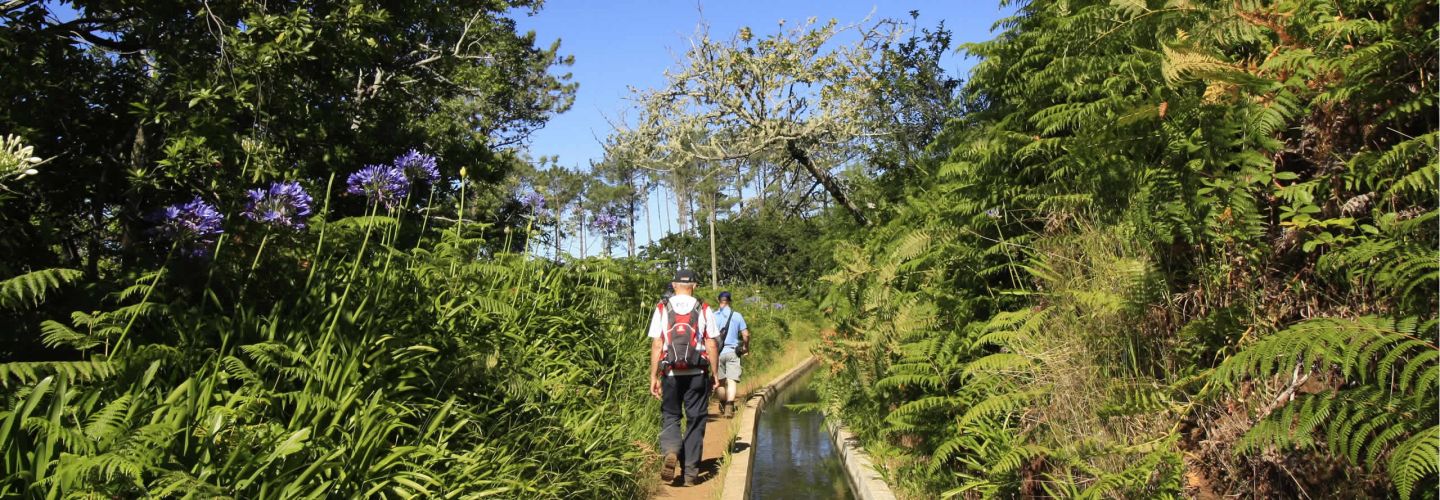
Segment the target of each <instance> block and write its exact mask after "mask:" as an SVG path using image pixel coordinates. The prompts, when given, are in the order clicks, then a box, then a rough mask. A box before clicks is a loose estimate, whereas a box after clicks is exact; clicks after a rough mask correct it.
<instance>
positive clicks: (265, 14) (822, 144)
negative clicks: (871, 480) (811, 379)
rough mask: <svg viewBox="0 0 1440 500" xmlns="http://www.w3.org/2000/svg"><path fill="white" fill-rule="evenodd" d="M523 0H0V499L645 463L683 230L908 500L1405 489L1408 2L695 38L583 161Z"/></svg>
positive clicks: (1420, 9) (1431, 141)
mask: <svg viewBox="0 0 1440 500" xmlns="http://www.w3.org/2000/svg"><path fill="white" fill-rule="evenodd" d="M537 4H538V2H529V1H490V2H480V3H478V4H477V3H462V2H447V1H434V2H422V3H413V4H403V5H402V4H395V5H385V6H380V5H378V4H373V3H369V2H359V1H355V2H341V3H325V2H319V3H317V2H310V1H291V2H284V1H280V2H274V1H272V2H259V3H256V2H240V3H233V2H232V3H223V2H222V3H216V4H215V5H214V6H213V7H212V6H211V5H210V3H207V2H199V3H195V2H177V1H166V0H147V1H139V2H136V1H130V0H127V1H98V0H97V1H71V2H38V1H29V0H16V1H8V2H6V1H0V63H3V64H0V98H3V99H4V101H3V102H4V103H5V104H4V106H3V107H0V134H3V144H0V146H3V149H0V234H4V237H3V238H0V250H3V251H0V323H5V324H6V325H11V328H10V329H9V331H10V332H11V333H10V335H9V336H8V337H6V338H5V339H4V343H3V344H0V398H3V399H4V401H5V403H4V406H3V408H0V460H3V463H4V466H5V467H4V469H3V475H0V496H6V497H9V496H19V497H60V496H76V497H100V496H104V497H127V498H128V497H142V496H144V497H190V496H201V497H209V496H228V497H238V498H272V497H285V498H290V497H308V498H319V497H371V496H383V497H413V496H426V497H432V496H433V497H479V496H501V497H513V498H560V497H564V498H571V497H605V498H611V497H627V496H629V497H633V496H641V495H645V494H647V493H648V492H649V490H650V488H651V487H652V486H653V483H654V480H655V479H654V478H655V476H656V474H655V470H656V469H657V468H658V464H657V461H656V458H657V456H656V453H655V450H654V444H653V440H654V438H655V435H656V432H657V428H656V427H657V423H658V421H657V419H656V418H655V416H656V413H657V412H656V403H655V402H654V400H653V399H651V398H650V397H649V395H648V394H647V392H646V387H645V383H646V376H645V366H644V365H645V359H646V356H647V355H648V349H647V345H648V341H647V340H646V339H645V337H644V336H643V335H641V334H640V332H641V331H642V329H643V327H644V321H645V320H646V318H647V317H648V316H647V311H648V310H649V308H650V307H652V306H653V304H654V302H655V300H657V299H658V298H659V295H660V293H661V291H662V288H661V285H662V284H663V276H662V275H663V273H666V272H669V271H671V270H673V268H674V267H677V266H686V267H690V268H692V269H695V270H697V271H700V272H701V273H702V274H703V275H706V276H707V277H708V276H709V274H711V273H710V266H709V265H707V264H710V263H712V262H713V263H714V266H715V273H716V274H718V277H719V280H718V281H719V283H720V287H722V288H727V289H731V290H733V291H734V292H735V293H736V295H735V297H736V302H737V304H736V306H737V308H738V309H739V310H740V311H741V312H743V313H745V314H746V317H747V320H748V322H749V325H750V329H751V330H752V332H753V333H754V335H755V337H754V338H755V341H754V343H753V347H754V348H755V355H754V356H752V357H751V358H750V359H749V361H748V364H747V367H746V369H747V370H748V371H750V372H751V373H755V372H756V370H763V369H764V368H765V367H766V365H767V364H769V363H772V362H773V361H774V360H776V359H779V358H780V357H781V354H783V353H784V351H785V349H786V348H787V347H789V346H792V345H794V343H795V342H796V341H801V342H803V341H805V340H806V339H805V338H804V337H803V336H804V335H807V334H809V333H811V332H813V331H815V330H818V328H817V327H818V326H819V325H818V322H817V321H816V320H815V319H814V318H813V317H812V315H813V314H815V313H816V312H823V313H825V314H827V315H828V316H829V318H828V321H833V322H834V324H835V326H836V328H835V329H834V330H833V331H829V330H827V332H826V333H825V334H824V337H823V339H822V341H821V343H820V344H819V346H818V347H817V351H818V353H819V354H820V355H821V356H822V358H823V359H824V361H825V366H826V367H827V368H828V370H827V371H828V375H827V376H826V377H825V381H824V393H825V396H826V398H827V403H826V405H825V406H826V407H827V408H826V409H827V411H829V412H831V413H833V414H834V415H837V416H839V417H842V418H843V419H845V420H846V421H847V423H849V424H850V425H851V426H852V427H853V428H854V429H855V430H856V431H857V433H858V434H859V435H860V436H861V437H862V438H863V440H864V441H865V442H866V446H867V447H868V448H869V449H870V451H872V452H873V453H875V454H876V455H878V457H879V458H880V463H881V465H882V467H883V468H884V469H885V472H886V474H887V476H888V477H889V478H890V479H891V480H892V482H893V483H895V484H897V485H898V486H900V488H901V489H902V491H904V492H906V493H908V494H910V495H913V496H917V497H933V496H937V495H943V496H960V497H965V498H982V497H984V498H991V497H999V498H1009V497H1017V496H1056V497H1090V498H1093V497H1112V498H1167V497H1178V496H1201V497H1212V496H1220V495H1237V496H1249V497H1298V496H1312V497H1357V496H1370V497H1378V496H1398V497H1403V498H1413V497H1424V498H1435V495H1436V491H1437V484H1440V481H1437V475H1440V463H1437V460H1440V425H1437V421H1440V410H1437V408H1440V396H1437V389H1440V348H1437V344H1440V336H1437V327H1440V322H1437V312H1436V311H1437V307H1440V303H1437V292H1436V290H1437V287H1440V250H1437V248H1436V241H1437V238H1440V231H1437V229H1436V228H1437V223H1440V212H1437V196H1440V188H1437V183H1440V175H1437V154H1436V148H1437V137H1440V136H1437V121H1440V120H1437V118H1436V115H1435V113H1434V111H1435V108H1436V104H1437V102H1436V99H1437V90H1440V88H1437V85H1436V81H1435V75H1436V73H1435V71H1436V67H1437V64H1440V56H1437V52H1436V50H1435V47H1434V40H1435V39H1436V37H1437V35H1440V31H1437V29H1436V4H1435V2H1434V1H1433V0H1396V1H1381V0H1241V1H1234V2H1232V1H1222V0H1029V1H1023V2H1015V3H1014V4H1013V5H1010V6H1011V7H1013V8H1014V10H1015V13H1014V16H1013V17H1010V18H1008V19H1006V20H1004V21H1002V22H1001V23H1000V24H999V25H998V26H997V27H998V28H999V29H1000V30H1001V32H1000V33H999V34H998V36H997V37H996V38H995V39H994V40H992V41H989V42H984V43H978V44H971V45H966V46H964V47H963V48H962V50H964V51H965V52H967V53H968V54H970V55H973V56H976V57H977V58H978V61H979V62H978V65H977V66H976V67H975V69H974V70H973V72H972V73H971V75H970V80H969V81H968V82H965V84H964V85H961V83H960V81H959V80H958V79H956V78H955V77H954V76H953V75H947V74H946V73H945V71H944V70H943V68H942V66H941V56H942V55H943V54H944V53H946V51H948V50H950V43H951V40H950V36H951V35H950V33H949V31H947V30H946V29H945V28H944V25H943V24H941V25H940V26H939V27H937V28H935V29H920V30H918V31H914V32H912V34H911V35H910V36H909V37H908V38H904V37H902V36H900V35H899V33H900V31H899V29H900V28H911V27H913V26H910V25H908V24H907V23H906V22H901V21H894V20H879V21H877V22H874V23H866V24H861V25H854V26H843V27H842V26H840V25H838V24H837V23H835V22H829V23H817V22H807V23H804V24H803V25H801V26H798V27H793V28H789V29H781V30H780V31H779V32H778V33H775V34H770V35H766V34H759V35H758V36H757V35H756V34H755V33H753V32H751V30H750V29H749V28H745V29H742V30H741V31H740V32H739V33H737V34H736V35H735V36H734V37H733V38H731V39H728V40H726V39H717V38H711V37H710V36H709V33H708V31H704V30H701V31H700V32H698V33H697V37H698V38H699V40H698V43H697V44H696V45H695V47H694V49H693V50H692V51H691V52H690V53H689V54H687V57H688V58H689V59H688V60H687V61H685V63H686V64H685V65H684V66H683V68H684V70H683V71H682V72H681V73H677V74H675V75H672V78H671V81H670V84H671V85H672V86H674V85H678V86H680V87H682V88H686V89H690V88H691V87H690V86H698V87H694V89H692V91H693V92H692V93H693V94H694V95H691V94H687V93H685V92H681V93H673V92H668V93H667V92H665V91H663V90H662V91H656V92H652V93H648V94H645V95H647V96H649V97H650V98H652V99H651V100H649V101H646V102H648V104H647V106H649V108H647V111H646V112H648V113H650V114H651V118H654V120H651V121H648V122H646V121H643V120H642V122H643V123H641V124H640V125H638V126H637V127H638V128H635V129H631V130H621V131H617V133H616V135H615V136H612V137H611V138H610V139H609V140H608V141H607V157H606V158H605V159H604V161H602V162H599V163H596V164H593V165H591V170H590V171H589V173H588V174H587V173H586V172H584V171H581V170H569V169H563V168H559V167H558V166H556V165H553V163H555V160H553V159H551V160H548V161H549V163H551V165H550V166H549V168H544V167H545V164H546V163H547V160H546V159H543V158H542V159H540V160H538V161H537V163H538V164H539V165H531V164H528V163H527V161H526V160H525V159H524V158H522V157H521V156H520V155H518V154H516V153H515V152H514V150H513V149H511V148H509V146H513V145H515V144H519V143H522V142H523V141H524V139H525V137H526V136H527V134H528V133H529V132H531V131H533V130H534V129H535V128H537V127H539V126H541V125H542V124H543V122H544V120H545V119H546V118H547V117H548V116H549V115H550V114H551V113H554V112H558V111H563V110H564V109H566V108H567V107H568V106H569V102H570V100H571V97H572V96H573V92H574V88H575V87H574V85H573V84H570V83H567V81H568V77H567V76H563V75H555V74H552V73H551V71H552V69H553V68H554V67H555V66H557V65H562V66H563V65H564V64H565V63H566V62H567V61H568V60H567V59H566V58H564V57H561V56H560V55H559V54H558V52H557V48H558V47H557V46H551V47H550V48H549V49H541V48H539V47H537V46H536V45H535V38H534V36H533V35H530V34H520V33H518V32H516V31H515V24H514V21H513V20H512V19H510V18H509V17H508V16H509V15H511V11H512V9H526V8H528V9H535V8H537V7H538V5H537ZM1008 4H1009V3H1008V2H1007V5H1008ZM60 7H65V9H60ZM72 11H73V12H72ZM72 15H73V16H72ZM914 19H918V14H917V15H915V16H914ZM845 36H851V37H853V39H844V37H845ZM836 37H840V38H836ZM706 58H718V59H714V61H710V62H708V63H707V62H706V61H709V60H708V59H706ZM715 61H720V63H723V64H720V63H716V62H715ZM715 68H719V69H723V70H724V71H719V70H716V71H711V70H713V69H715ZM78 74H85V75H93V77H91V78H76V77H75V75H78ZM797 86H798V88H799V90H798V91H797V90H795V89H796V88H797ZM737 89H738V90H737ZM797 92H798V93H797ZM682 94H684V95H687V96H689V97H687V99H688V98H695V99H699V101H697V103H692V104H695V105H694V106H691V105H688V104H685V103H683V102H676V101H675V99H676V98H678V97H679V96H681V95H682ZM740 95H756V96H769V97H763V98H757V99H752V100H746V99H736V98H734V96H740ZM811 99H814V100H815V102H813V103H812V102H811ZM770 100H774V101H775V103H778V105H777V106H771V105H769V104H764V103H768V102H770ZM812 105H813V107H812ZM705 110H709V111H705ZM817 110H818V111H817ZM705 113H712V115H706V114H705ZM717 120H718V121H717ZM747 120H748V121H747ZM666 123H668V124H672V125H673V124H680V125H683V127H680V128H676V127H670V126H662V125H663V124H666ZM737 138H740V139H744V140H737ZM411 148H414V149H415V150H417V151H411V152H409V153H406V150H410V149H411ZM427 154H434V155H436V156H438V157H439V158H438V160H439V161H438V162H437V161H436V160H437V159H436V158H435V157H433V156H428V155H427ZM397 155H399V156H400V157H399V158H396V157H397ZM391 158H396V160H394V161H393V163H392V164H390V165H386V164H384V162H387V161H391V160H390V159H391ZM405 158H409V160H404V161H402V159H405ZM412 160H413V161H412ZM427 161H428V162H429V163H428V164H427V163H426V162H427ZM407 162H409V163H407ZM367 164H370V165H371V166H367V167H365V168H364V169H363V170H362V166H365V165H367ZM426 168H429V169H433V172H431V171H427V170H426ZM281 181H286V182H281ZM288 181H294V182H293V183H292V182H288ZM656 186H664V187H665V188H668V189H669V190H670V191H671V192H673V194H674V206H673V207H668V206H663V205H665V204H668V202H664V203H662V204H661V205H662V206H661V207H658V208H657V209H658V210H661V213H660V216H661V217H658V218H664V219H670V218H671V213H670V212H669V210H671V209H672V208H673V210H674V213H673V215H674V220H675V221H676V222H678V223H679V231H678V232H676V233H673V234H670V235H668V236H665V237H663V238H658V237H657V240H658V241H657V243H656V244H653V245H650V246H648V247H646V248H638V247H637V245H636V243H635V242H636V239H637V237H636V234H637V230H638V227H637V226H638V225H639V224H638V223H637V221H638V220H641V219H642V218H643V219H644V220H645V221H648V220H650V219H651V217H650V215H651V214H650V210H651V209H650V205H651V204H650V203H648V202H647V201H646V199H645V196H646V195H647V194H648V193H650V190H651V189H652V188H654V187H656ZM306 192H309V193H314V194H315V196H314V198H315V199H314V200H310V199H309V195H307V194H305V193H306ZM662 193H663V191H662ZM387 196H388V197H387ZM267 197H268V198H267ZM302 198H303V199H304V201H303V203H302V201H301V199H302ZM661 198H662V199H663V198H664V197H663V196H661ZM277 200H279V201H277ZM261 201H265V203H270V205H263V204H262V203H261ZM311 201H314V202H316V203H314V205H313V207H312V206H311V205H310V202H311ZM262 205H263V206H262ZM302 206H303V207H302ZM642 206H643V208H642ZM302 208H303V210H302ZM312 208H313V209H314V210H313V211H314V213H313V215H308V217H307V216H304V215H301V212H305V213H306V214H308V213H309V212H310V211H311V209H312ZM642 210H643V211H644V216H643V217H640V212H641V211H642ZM711 223H713V229H714V237H713V239H714V241H713V243H714V245H715V250H716V252H715V253H716V256H715V258H714V259H713V261H712V257H711V252H710V245H711V243H712V242H711V241H709V240H710V238H711V236H710V234H711V233H710V230H711V229H712V225H711ZM651 229H652V228H650V227H649V226H648V222H647V223H646V228H645V234H646V236H647V237H649V236H650V234H651ZM669 232H670V231H669V228H668V222H667V227H665V228H655V234H656V235H659V234H663V233H669ZM592 236H599V238H598V239H599V243H598V244H595V243H594V241H595V239H594V238H592ZM569 242H574V243H570V244H567V243H569ZM622 243H624V246H625V247H626V248H625V250H626V251H625V254H626V255H627V256H629V257H632V258H628V259H620V260H617V259H612V258H610V256H611V255H614V254H615V253H616V249H617V247H618V246H620V245H621V244H622ZM577 247H578V249H579V253H580V258H578V259H574V258H569V256H568V255H566V254H567V253H569V250H570V249H572V248H577ZM538 255H548V256H552V257H553V259H544V258H539V257H537V256H538ZM597 255H604V257H590V258H587V256H597ZM707 281H709V280H708V279H707ZM716 292H718V290H716V289H705V290H702V291H701V292H700V294H701V296H702V298H707V299H713V295H714V294H715V293H716ZM796 294H800V295H810V296H811V297H810V298H805V299H793V297H794V296H795V295H796ZM712 302H713V300H712Z"/></svg>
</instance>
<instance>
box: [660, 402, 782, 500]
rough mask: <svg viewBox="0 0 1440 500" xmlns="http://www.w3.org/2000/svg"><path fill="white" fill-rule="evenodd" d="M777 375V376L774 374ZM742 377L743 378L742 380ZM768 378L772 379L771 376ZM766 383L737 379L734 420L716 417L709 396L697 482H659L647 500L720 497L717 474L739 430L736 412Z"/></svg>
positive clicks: (717, 409) (716, 404) (715, 404)
mask: <svg viewBox="0 0 1440 500" xmlns="http://www.w3.org/2000/svg"><path fill="white" fill-rule="evenodd" d="M776 375H778V374H776ZM742 378H743V377H742ZM769 378H774V377H773V376H771V377H769ZM769 382H770V381H769V380H762V381H755V380H754V379H753V378H751V379H747V380H741V381H740V383H739V384H738V385H737V387H736V389H737V390H736V392H737V393H738V394H737V395H736V396H735V402H736V404H737V405H738V406H739V407H740V408H739V410H737V411H736V412H735V415H736V416H735V418H725V417H721V416H720V403H719V402H720V397H719V396H718V395H716V394H711V396H710V416H709V417H706V419H705V453H704V455H703V456H702V457H701V458H700V482H699V483H697V484H696V485H695V486H691V487H688V488H686V487H683V486H676V484H679V483H675V484H668V483H662V484H661V485H660V488H659V489H658V490H657V491H656V492H655V495H654V496H653V497H651V498H656V499H667V500H670V499H677V500H711V499H715V498H719V497H720V485H721V484H723V483H724V482H725V481H724V479H725V478H724V477H722V476H721V475H720V472H721V471H722V470H723V465H724V463H723V462H724V460H725V458H726V456H727V455H728V452H729V451H730V450H729V449H728V448H729V447H730V443H731V442H733V441H734V440H735V432H736V431H738V430H739V425H740V416H739V415H740V412H741V411H744V410H745V400H746V399H748V398H749V397H750V393H751V392H754V391H755V390H756V389H759V388H761V387H764V386H765V384H767V383H769Z"/></svg>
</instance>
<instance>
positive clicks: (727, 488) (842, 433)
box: [720, 357, 895, 500]
mask: <svg viewBox="0 0 1440 500" xmlns="http://www.w3.org/2000/svg"><path fill="white" fill-rule="evenodd" d="M818 364H819V361H818V360H817V359H815V358H813V357H812V358H808V359H806V360H805V361H804V362H802V363H800V364H799V365H797V366H796V367H794V368H791V369H790V370H789V371H786V372H785V373H784V374H782V375H780V376H779V377H778V378H776V379H775V380H774V381H772V382H770V384H768V385H766V386H765V387H762V388H760V390H758V391H755V392H754V393H751V394H750V397H749V399H746V400H745V410H744V411H743V412H742V414H741V415H740V429H739V431H737V432H736V433H735V440H734V441H733V444H732V445H731V446H730V452H731V453H730V467H729V469H728V471H727V472H726V473H725V478H724V482H722V483H721V484H720V498H721V500H746V499H748V498H750V473H751V472H753V470H754V468H755V462H754V455H755V449H754V448H755V433H756V429H757V427H758V426H759V424H760V412H761V411H764V409H765V406H766V405H768V404H769V403H770V401H771V400H773V399H774V398H775V396H776V395H778V394H780V391H781V390H782V389H785V388H786V387H789V386H790V384H792V383H794V382H795V381H796V380H799V379H800V377H801V376H802V375H804V374H805V373H806V372H809V371H810V370H812V369H814V368H815V367H816V366H817V365H818ZM825 426H826V428H827V430H828V431H829V432H828V433H827V434H829V435H830V438H831V439H832V440H834V442H835V450H836V452H838V453H839V454H840V460H841V462H842V463H843V464H844V465H845V473H846V475H847V476H849V478H850V487H851V489H853V490H854V491H855V496H856V497H857V498H860V499H861V500H894V499H895V494H894V493H892V492H891V491H890V486H888V485H886V484H885V481H883V480H881V479H880V474H879V473H878V472H876V471H875V468H874V466H872V465H871V463H870V457H869V456H867V455H866V454H865V450H862V449H860V444H859V441H857V440H856V439H855V437H854V436H852V435H850V432H849V431H846V430H845V427H844V426H843V425H839V424H837V423H836V421H835V420H833V419H826V420H825Z"/></svg>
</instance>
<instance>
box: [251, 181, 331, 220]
mask: <svg viewBox="0 0 1440 500" xmlns="http://www.w3.org/2000/svg"><path fill="white" fill-rule="evenodd" d="M245 195H246V196H247V197H248V198H249V199H248V200H247V201H246V203H245V211H243V212H240V215H242V216H244V217H245V218H246V219H250V220H252V221H255V222H258V223H261V224H264V225H267V226H272V227H280V228H285V229H304V228H305V221H306V220H307V219H309V218H310V203H311V202H312V201H314V200H312V199H311V198H310V194H309V193H306V192H305V188H303V187H301V186H300V183H299V182H293V181H292V182H276V183H274V184H271V185H270V189H258V188H257V189H251V190H249V191H246V193H245Z"/></svg>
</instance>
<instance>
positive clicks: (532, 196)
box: [520, 191, 545, 212]
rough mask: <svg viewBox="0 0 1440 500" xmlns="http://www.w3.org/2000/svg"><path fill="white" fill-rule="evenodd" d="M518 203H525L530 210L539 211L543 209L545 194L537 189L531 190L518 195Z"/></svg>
mask: <svg viewBox="0 0 1440 500" xmlns="http://www.w3.org/2000/svg"><path fill="white" fill-rule="evenodd" d="M520 204H521V205H525V206H526V207H527V208H529V209H530V210H533V211H535V212H540V211H541V210H544V209H545V196H544V195H542V194H540V193H539V192H538V191H531V192H528V193H525V194H524V195H522V196H520Z"/></svg>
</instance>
